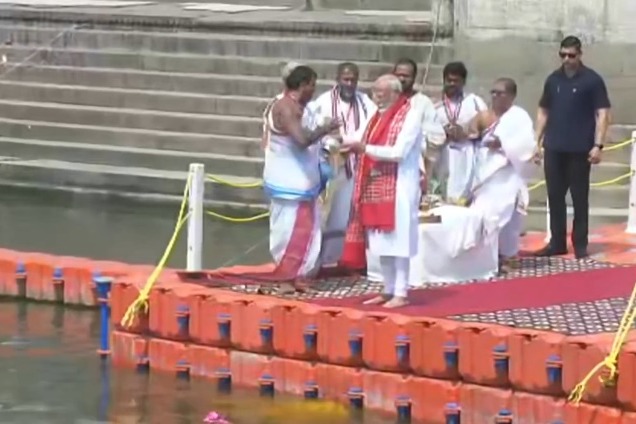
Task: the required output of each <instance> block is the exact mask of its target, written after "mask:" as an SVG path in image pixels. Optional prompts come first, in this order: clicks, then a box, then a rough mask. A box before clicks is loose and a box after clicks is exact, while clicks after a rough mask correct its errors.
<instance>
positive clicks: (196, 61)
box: [2, 46, 442, 85]
mask: <svg viewBox="0 0 636 424" xmlns="http://www.w3.org/2000/svg"><path fill="white" fill-rule="evenodd" d="M2 51H3V52H4V53H5V54H6V56H7V59H8V61H9V62H12V63H20V62H21V61H22V60H23V59H25V58H26V57H28V56H29V55H31V54H33V48H29V47H25V46H10V47H8V48H5V49H2ZM293 60H297V59H292V58H288V59H285V58H262V57H242V56H219V55H193V54H181V53H180V54H177V53H173V54H164V53H153V52H143V54H140V53H139V52H130V51H122V50H86V49H69V48H66V49H62V48H52V49H45V50H41V51H40V52H39V53H38V54H37V55H36V56H35V57H33V58H31V59H30V60H29V62H30V63H38V64H45V65H55V66H70V67H87V68H115V69H137V70H145V71H160V72H176V73H204V74H229V75H253V76H258V77H275V78H280V75H281V69H282V67H283V66H284V65H285V64H286V63H288V62H290V61H293ZM340 62H341V61H340V60H311V59H309V60H306V61H303V63H305V64H306V65H307V66H310V67H312V68H313V69H314V70H315V71H316V73H317V74H318V78H319V79H326V80H334V79H335V78H336V68H337V66H338V64H339V63H340ZM356 64H357V65H358V67H359V69H360V80H361V81H373V80H375V79H376V78H377V77H379V76H380V75H382V74H384V73H387V72H390V71H391V70H392V68H393V63H391V62H363V61H357V62H356ZM421 67H422V68H423V66H421ZM430 68H431V70H430V71H429V74H428V76H427V79H428V83H429V84H433V85H439V84H441V81H442V66H441V65H435V64H433V65H431V67H430ZM422 72H423V69H421V70H420V74H422ZM420 76H421V75H420ZM418 81H420V80H419V79H418Z"/></svg>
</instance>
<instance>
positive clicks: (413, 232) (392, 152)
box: [342, 75, 422, 308]
mask: <svg viewBox="0 0 636 424" xmlns="http://www.w3.org/2000/svg"><path fill="white" fill-rule="evenodd" d="M401 91H402V84H401V83H400V80H399V79H398V78H397V77H396V76H395V75H385V76H382V77H380V78H378V80H377V81H376V82H375V83H374V85H373V101H374V103H375V104H376V105H377V106H378V112H377V113H376V114H375V115H374V116H373V117H372V118H371V120H370V122H369V124H368V126H367V128H366V130H365V133H364V136H363V138H362V142H361V143H354V144H351V145H350V148H351V150H352V151H353V152H356V153H358V154H359V156H358V164H357V167H356V175H355V183H354V194H353V210H352V214H351V220H350V222H349V226H348V227H347V233H346V237H345V247H344V251H343V255H342V264H343V265H344V266H346V267H349V268H352V269H364V268H365V267H366V247H367V245H368V248H369V251H370V252H371V254H373V255H374V256H377V257H379V259H380V266H381V270H382V277H383V278H382V281H383V283H384V291H383V293H382V295H380V296H378V297H375V298H373V299H370V300H368V301H366V302H365V303H366V304H383V305H384V307H387V308H396V307H401V306H404V305H406V304H407V303H408V301H407V290H408V285H409V279H410V260H411V258H412V257H414V256H415V255H416V254H417V249H418V241H417V225H418V210H419V203H420V194H421V193H420V185H419V175H420V166H419V164H420V156H421V137H422V130H421V127H422V122H421V120H420V116H419V115H418V114H417V113H411V112H412V110H411V103H410V101H409V99H408V98H407V97H406V96H403V95H402V94H401Z"/></svg>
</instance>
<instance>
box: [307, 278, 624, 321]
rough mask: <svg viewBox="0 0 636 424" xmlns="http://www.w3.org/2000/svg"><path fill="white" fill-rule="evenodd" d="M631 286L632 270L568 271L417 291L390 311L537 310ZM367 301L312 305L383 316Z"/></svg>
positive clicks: (618, 292) (597, 297)
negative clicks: (363, 311)
mask: <svg viewBox="0 0 636 424" xmlns="http://www.w3.org/2000/svg"><path fill="white" fill-rule="evenodd" d="M635 284H636V266H629V267H619V268H608V269H596V270H591V271H583V272H581V271H579V272H569V273H563V274H556V275H550V276H546V277H527V278H517V279H511V280H500V281H494V282H489V283H476V284H466V285H455V286H448V287H440V288H430V289H417V290H411V291H410V292H409V299H410V301H411V305H409V306H406V307H404V308H399V309H394V310H392V311H394V312H398V313H400V314H404V315H420V316H429V317H447V316H451V315H465V314H476V313H483V312H493V311H500V310H507V309H524V308H541V307H546V306H551V305H559V304H563V303H581V302H591V301H595V300H600V299H608V298H612V297H629V295H630V294H631V292H632V288H633V286H634V285H635ZM369 297H372V296H362V297H350V298H346V299H317V300H315V301H313V303H317V304H320V305H328V306H342V307H349V308H355V309H361V310H370V311H385V312H386V311H389V310H387V309H385V308H382V307H377V306H365V305H362V304H361V303H362V302H363V301H364V300H365V299H368V298H369Z"/></svg>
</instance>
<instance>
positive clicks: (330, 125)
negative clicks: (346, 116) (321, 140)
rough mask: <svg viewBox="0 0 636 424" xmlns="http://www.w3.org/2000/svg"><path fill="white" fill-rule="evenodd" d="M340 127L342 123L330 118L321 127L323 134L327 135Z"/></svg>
mask: <svg viewBox="0 0 636 424" xmlns="http://www.w3.org/2000/svg"><path fill="white" fill-rule="evenodd" d="M341 126H342V122H341V120H340V119H337V118H330V119H329V120H327V122H325V123H324V124H323V125H322V127H323V128H324V129H325V132H327V134H328V133H330V132H332V131H335V130H337V129H338V128H340V127H341Z"/></svg>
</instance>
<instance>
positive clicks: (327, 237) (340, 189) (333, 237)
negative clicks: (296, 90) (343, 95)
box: [307, 90, 377, 265]
mask: <svg viewBox="0 0 636 424" xmlns="http://www.w3.org/2000/svg"><path fill="white" fill-rule="evenodd" d="M355 99H356V101H357V102H358V106H359V109H358V110H359V117H360V123H359V126H358V128H356V125H355V119H354V118H355V117H354V114H353V113H352V109H351V108H352V105H351V103H348V102H345V101H343V100H342V99H340V98H337V99H336V101H337V102H338V107H337V110H338V111H339V115H340V116H337V117H334V116H332V115H333V101H334V99H333V90H330V91H327V92H326V93H323V94H321V95H320V96H319V97H318V98H317V99H316V100H314V101H313V102H311V103H310V104H309V105H308V107H307V108H308V109H309V110H310V111H311V113H313V114H314V115H315V117H316V118H315V119H316V120H317V121H318V122H322V121H323V120H324V119H325V118H339V119H342V120H343V126H342V127H341V128H340V135H341V136H342V140H343V144H347V143H352V142H359V141H360V140H361V139H362V135H363V133H364V130H365V129H366V126H367V123H368V122H369V119H371V117H372V116H373V114H375V112H376V110H377V107H376V106H375V104H374V103H373V102H372V101H371V99H369V97H368V96H367V95H366V94H364V93H362V92H356V95H355ZM347 160H349V161H350V163H349V165H350V166H351V168H350V169H351V170H353V169H355V163H354V162H353V157H350V158H347ZM353 182H354V179H353V178H348V177H347V173H346V170H345V168H344V167H342V168H341V169H339V170H338V172H337V174H336V176H335V177H334V179H333V180H331V181H330V182H329V184H330V187H329V188H328V193H329V195H330V196H331V199H330V200H329V210H328V211H323V213H326V214H327V216H326V217H325V218H326V223H325V226H324V228H323V245H322V255H321V256H322V257H321V260H322V262H323V263H324V264H326V265H329V264H334V263H337V262H338V261H339V260H340V257H341V256H342V249H343V246H344V235H345V231H346V230H347V224H348V223H349V213H350V209H351V200H352V197H353Z"/></svg>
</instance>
